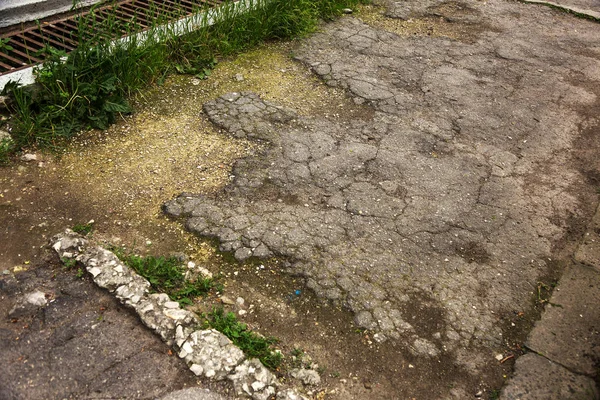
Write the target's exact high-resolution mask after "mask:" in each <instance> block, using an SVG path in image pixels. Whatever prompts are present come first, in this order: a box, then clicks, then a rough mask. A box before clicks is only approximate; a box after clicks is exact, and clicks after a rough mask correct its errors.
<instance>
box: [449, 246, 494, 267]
mask: <svg viewBox="0 0 600 400" xmlns="http://www.w3.org/2000/svg"><path fill="white" fill-rule="evenodd" d="M456 253H457V254H458V255H459V256H461V257H462V258H464V259H465V260H467V262H470V263H471V262H476V263H479V264H485V263H487V262H488V261H490V254H489V253H488V251H487V250H486V249H485V247H484V246H483V245H481V243H478V242H472V241H471V242H467V243H465V244H463V245H456Z"/></svg>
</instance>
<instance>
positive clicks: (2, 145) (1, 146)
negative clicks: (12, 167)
mask: <svg viewBox="0 0 600 400" xmlns="http://www.w3.org/2000/svg"><path fill="white" fill-rule="evenodd" d="M14 149H15V144H14V142H13V141H12V139H9V138H3V139H1V140H0V165H6V164H8V163H9V161H10V157H11V155H12V154H13V152H14Z"/></svg>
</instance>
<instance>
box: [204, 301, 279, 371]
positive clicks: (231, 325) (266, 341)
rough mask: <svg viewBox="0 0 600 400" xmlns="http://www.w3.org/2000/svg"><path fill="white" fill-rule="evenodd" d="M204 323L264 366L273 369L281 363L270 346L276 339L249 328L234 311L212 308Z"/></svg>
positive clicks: (277, 353)
mask: <svg viewBox="0 0 600 400" xmlns="http://www.w3.org/2000/svg"><path fill="white" fill-rule="evenodd" d="M206 325H207V327H210V328H214V329H216V330H218V331H219V332H221V333H222V334H224V335H225V336H227V337H228V338H229V339H230V340H231V341H232V342H233V343H234V344H235V345H236V346H238V347H239V348H240V349H241V350H242V351H243V352H244V354H246V356H248V357H249V358H258V359H259V360H260V361H261V362H262V363H263V365H264V366H265V367H267V368H269V369H272V370H275V369H277V368H278V367H279V366H280V365H281V362H282V359H283V356H282V355H281V353H280V352H279V351H277V350H275V349H273V347H272V346H273V345H274V344H276V343H277V342H278V340H277V339H276V338H274V337H264V336H261V335H259V334H258V333H256V332H253V331H251V330H249V329H248V326H247V325H246V324H244V323H243V322H240V321H238V319H237V317H236V316H235V314H234V313H232V312H227V313H226V312H225V311H223V309H222V308H218V309H214V310H213V311H212V312H211V313H209V314H208V316H207V321H206Z"/></svg>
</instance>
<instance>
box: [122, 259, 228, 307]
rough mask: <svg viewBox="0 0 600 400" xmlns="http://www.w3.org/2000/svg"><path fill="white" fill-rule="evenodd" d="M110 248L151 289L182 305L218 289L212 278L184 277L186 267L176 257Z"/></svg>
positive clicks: (218, 286)
mask: <svg viewBox="0 0 600 400" xmlns="http://www.w3.org/2000/svg"><path fill="white" fill-rule="evenodd" d="M111 250H112V251H113V252H114V253H115V254H116V255H117V257H118V258H119V259H120V260H121V261H122V262H123V263H125V265H127V266H128V267H130V268H132V269H133V270H135V271H136V272H137V273H138V274H139V275H141V276H143V277H144V278H146V279H148V282H150V285H151V287H152V290H154V291H155V292H162V293H166V294H167V295H168V296H169V297H170V298H171V299H172V300H174V301H177V302H179V304H181V305H182V306H183V305H187V304H192V303H193V299H194V298H196V297H201V296H206V295H207V294H208V293H209V292H210V291H211V290H212V289H215V290H217V291H218V290H219V289H220V285H219V284H218V283H217V282H215V280H214V279H213V278H202V277H197V278H196V279H194V280H188V279H186V277H185V273H186V268H185V266H183V265H181V261H180V260H179V259H178V258H177V257H163V256H160V257H155V256H146V257H141V256H138V255H134V254H126V253H125V251H123V250H122V249H116V248H113V249H111Z"/></svg>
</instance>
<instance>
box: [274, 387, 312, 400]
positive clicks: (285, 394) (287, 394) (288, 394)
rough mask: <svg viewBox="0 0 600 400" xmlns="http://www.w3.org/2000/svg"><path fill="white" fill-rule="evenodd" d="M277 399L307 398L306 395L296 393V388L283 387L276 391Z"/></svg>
mask: <svg viewBox="0 0 600 400" xmlns="http://www.w3.org/2000/svg"><path fill="white" fill-rule="evenodd" d="M277 400H308V397H305V396H303V395H302V394H300V393H298V392H297V391H296V389H285V390H282V391H280V392H279V393H277Z"/></svg>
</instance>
